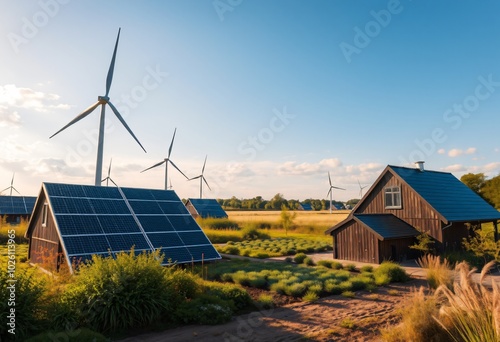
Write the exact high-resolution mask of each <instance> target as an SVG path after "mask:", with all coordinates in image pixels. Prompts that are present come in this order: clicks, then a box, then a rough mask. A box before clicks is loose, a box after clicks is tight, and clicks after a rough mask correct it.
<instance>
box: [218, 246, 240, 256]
mask: <svg viewBox="0 0 500 342" xmlns="http://www.w3.org/2000/svg"><path fill="white" fill-rule="evenodd" d="M222 253H226V254H232V255H238V254H240V249H239V248H238V247H236V246H226V247H224V248H223V249H222Z"/></svg>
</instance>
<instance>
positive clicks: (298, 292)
mask: <svg viewBox="0 0 500 342" xmlns="http://www.w3.org/2000/svg"><path fill="white" fill-rule="evenodd" d="M306 291H307V286H305V285H304V284H302V283H294V284H291V285H288V286H287V287H286V288H285V293H286V294H287V295H289V296H292V297H295V298H298V297H301V296H303V295H304V293H305V292H306Z"/></svg>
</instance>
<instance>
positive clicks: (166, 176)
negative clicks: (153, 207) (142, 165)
mask: <svg viewBox="0 0 500 342" xmlns="http://www.w3.org/2000/svg"><path fill="white" fill-rule="evenodd" d="M175 132H177V128H176V129H174V136H173V137H172V142H171V143H170V147H169V148H168V155H167V158H165V159H163V160H162V161H161V162H159V163H156V164H154V165H153V166H151V167H148V168H147V169H144V170H142V171H141V172H144V171H147V170H151V169H153V168H155V167H157V166H160V165H162V164H163V163H165V190H168V163H170V164H172V166H173V167H175V168H176V169H177V171H179V172H180V173H181V174H182V175H183V176H184V177H186V179H188V180H189V178H188V176H186V175H185V174H184V173H183V172H182V171H181V170H180V169H179V168H178V167H177V165H175V164H174V162H173V161H172V160H171V159H170V154H171V153H172V146H174V139H175Z"/></svg>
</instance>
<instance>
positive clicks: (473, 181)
mask: <svg viewBox="0 0 500 342" xmlns="http://www.w3.org/2000/svg"><path fill="white" fill-rule="evenodd" d="M460 181H462V183H464V184H465V185H467V186H468V187H469V188H471V189H472V191H474V192H475V193H477V194H478V195H481V190H482V188H483V186H484V183H485V181H486V177H485V175H484V173H467V174H465V175H463V176H462V177H460Z"/></svg>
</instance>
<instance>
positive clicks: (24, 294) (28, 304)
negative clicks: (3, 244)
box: [0, 264, 45, 340]
mask: <svg viewBox="0 0 500 342" xmlns="http://www.w3.org/2000/svg"><path fill="white" fill-rule="evenodd" d="M6 268H7V267H6V265H4V264H2V267H1V269H0V282H1V284H2V286H1V287H0V298H1V299H2V300H1V301H0V313H1V317H2V324H1V325H0V340H3V339H5V340H8V339H9V338H10V337H12V334H10V333H9V332H8V330H9V329H11V327H9V326H8V325H7V323H8V322H9V320H10V319H9V318H8V316H9V315H11V311H10V309H12V308H14V309H15V312H14V315H15V333H16V334H15V337H16V339H17V340H22V339H23V338H24V337H26V336H29V334H31V333H33V332H36V331H37V330H38V329H40V328H41V324H42V321H41V315H43V310H44V308H43V296H44V293H45V285H44V283H43V282H41V281H39V280H38V279H37V278H38V277H37V275H36V273H35V269H33V268H32V269H26V268H21V267H20V266H17V268H16V272H15V280H16V282H15V283H13V282H11V280H12V278H10V277H9V273H7V271H6ZM10 286H13V287H12V288H13V289H15V293H14V294H15V301H14V302H12V301H9V300H8V299H9V298H10V294H11V290H10V288H9V287H10ZM9 303H15V307H14V306H9Z"/></svg>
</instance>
